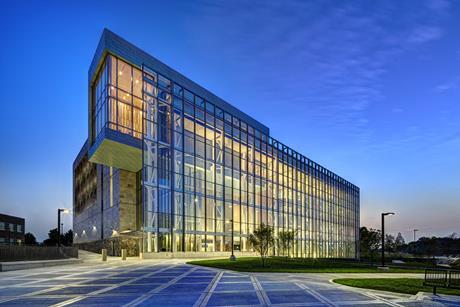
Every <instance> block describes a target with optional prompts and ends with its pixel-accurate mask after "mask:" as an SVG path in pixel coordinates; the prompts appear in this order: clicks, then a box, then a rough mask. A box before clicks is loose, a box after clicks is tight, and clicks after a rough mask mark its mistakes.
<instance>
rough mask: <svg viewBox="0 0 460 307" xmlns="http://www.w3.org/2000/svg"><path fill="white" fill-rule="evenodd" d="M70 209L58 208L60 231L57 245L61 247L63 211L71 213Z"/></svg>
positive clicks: (58, 228)
mask: <svg viewBox="0 0 460 307" xmlns="http://www.w3.org/2000/svg"><path fill="white" fill-rule="evenodd" d="M69 212H70V210H69V209H65V208H64V209H62V208H59V209H58V224H57V231H58V237H57V246H58V247H60V246H61V213H65V214H67V213H69Z"/></svg>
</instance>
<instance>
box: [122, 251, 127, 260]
mask: <svg viewBox="0 0 460 307" xmlns="http://www.w3.org/2000/svg"><path fill="white" fill-rule="evenodd" d="M126 254H127V250H126V249H122V250H121V260H126Z"/></svg>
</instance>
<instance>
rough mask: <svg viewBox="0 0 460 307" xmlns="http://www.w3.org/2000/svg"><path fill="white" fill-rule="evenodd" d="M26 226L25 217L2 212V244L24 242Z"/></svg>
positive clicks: (0, 223)
mask: <svg viewBox="0 0 460 307" xmlns="http://www.w3.org/2000/svg"><path fill="white" fill-rule="evenodd" d="M24 228H25V220H24V219H23V218H21V217H17V216H11V215H6V214H0V245H18V244H24Z"/></svg>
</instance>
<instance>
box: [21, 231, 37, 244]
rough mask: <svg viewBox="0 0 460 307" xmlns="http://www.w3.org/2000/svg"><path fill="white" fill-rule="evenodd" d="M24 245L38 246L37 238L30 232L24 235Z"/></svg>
mask: <svg viewBox="0 0 460 307" xmlns="http://www.w3.org/2000/svg"><path fill="white" fill-rule="evenodd" d="M24 244H26V245H37V239H36V238H35V236H34V235H33V234H32V233H30V232H28V233H26V234H25V235H24Z"/></svg>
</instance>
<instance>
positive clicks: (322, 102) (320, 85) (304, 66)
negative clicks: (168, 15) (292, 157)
mask: <svg viewBox="0 0 460 307" xmlns="http://www.w3.org/2000/svg"><path fill="white" fill-rule="evenodd" d="M370 6H371V4H369V3H368V2H365V1H363V2H336V1H329V2H327V1H326V2H320V3H312V2H303V1H294V2H289V5H287V4H286V3H278V2H262V3H257V4H247V3H245V4H244V5H243V4H242V3H239V2H232V5H230V6H229V4H228V2H226V3H225V4H222V5H221V4H216V3H215V2H213V3H210V5H209V6H207V7H206V8H205V11H206V13H207V14H206V15H207V16H208V17H207V18H206V20H204V21H203V24H206V25H209V24H215V25H216V26H215V27H214V28H212V29H210V28H209V27H208V28H206V29H200V30H202V31H197V33H200V36H202V37H203V39H201V40H198V41H199V42H200V43H203V41H207V45H206V46H204V47H205V48H209V47H215V46H222V45H225V48H224V49H223V50H222V49H219V56H221V58H222V53H223V54H224V56H225V58H227V59H230V61H235V62H237V61H238V62H239V63H244V64H245V65H246V66H245V67H243V68H242V69H244V71H242V72H241V78H243V79H244V80H245V81H247V82H252V83H254V84H255V85H254V87H255V88H254V93H255V94H254V95H253V96H250V97H248V101H250V100H252V99H259V100H262V99H263V100H264V101H267V103H270V102H272V103H273V106H275V105H277V104H278V105H279V102H280V101H282V102H283V105H287V104H289V106H290V107H292V108H295V109H297V110H299V111H305V110H307V111H305V112H303V113H305V116H307V117H308V118H311V119H321V118H324V119H326V120H327V122H328V124H329V125H331V126H334V127H335V128H336V129H337V130H339V131H340V132H341V133H348V134H349V135H353V136H358V137H363V138H368V137H369V130H368V129H363V127H364V126H366V125H368V124H369V122H368V121H363V120H362V119H363V118H367V116H366V112H367V111H368V109H369V108H370V107H371V106H372V105H373V104H375V103H377V102H380V101H382V100H383V99H384V98H385V96H384V93H383V92H382V78H383V75H384V74H385V73H386V72H387V70H388V66H389V65H390V64H391V63H392V61H393V60H394V59H395V58H397V57H398V56H399V55H401V54H402V53H404V52H405V51H406V50H409V49H411V48H414V47H419V46H420V45H422V44H426V43H429V42H432V41H434V40H437V39H440V38H441V37H442V36H443V34H444V31H443V30H442V28H441V26H440V25H439V21H438V19H439V18H440V16H441V15H442V14H445V11H446V9H447V8H448V6H449V3H448V2H447V1H440V0H439V1H434V0H431V1H426V3H425V4H421V5H413V3H406V2H385V1H384V2H373V3H372V9H370ZM396 12H404V13H401V14H399V13H398V14H397V18H396V17H395V14H396ZM256 16H257V18H255V17H256ZM204 36H206V40H205V39H204ZM209 37H211V38H212V39H209ZM229 42H230V44H229ZM233 42H234V44H233ZM240 67H241V66H240ZM396 112H398V111H396ZM325 122H326V121H325Z"/></svg>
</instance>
